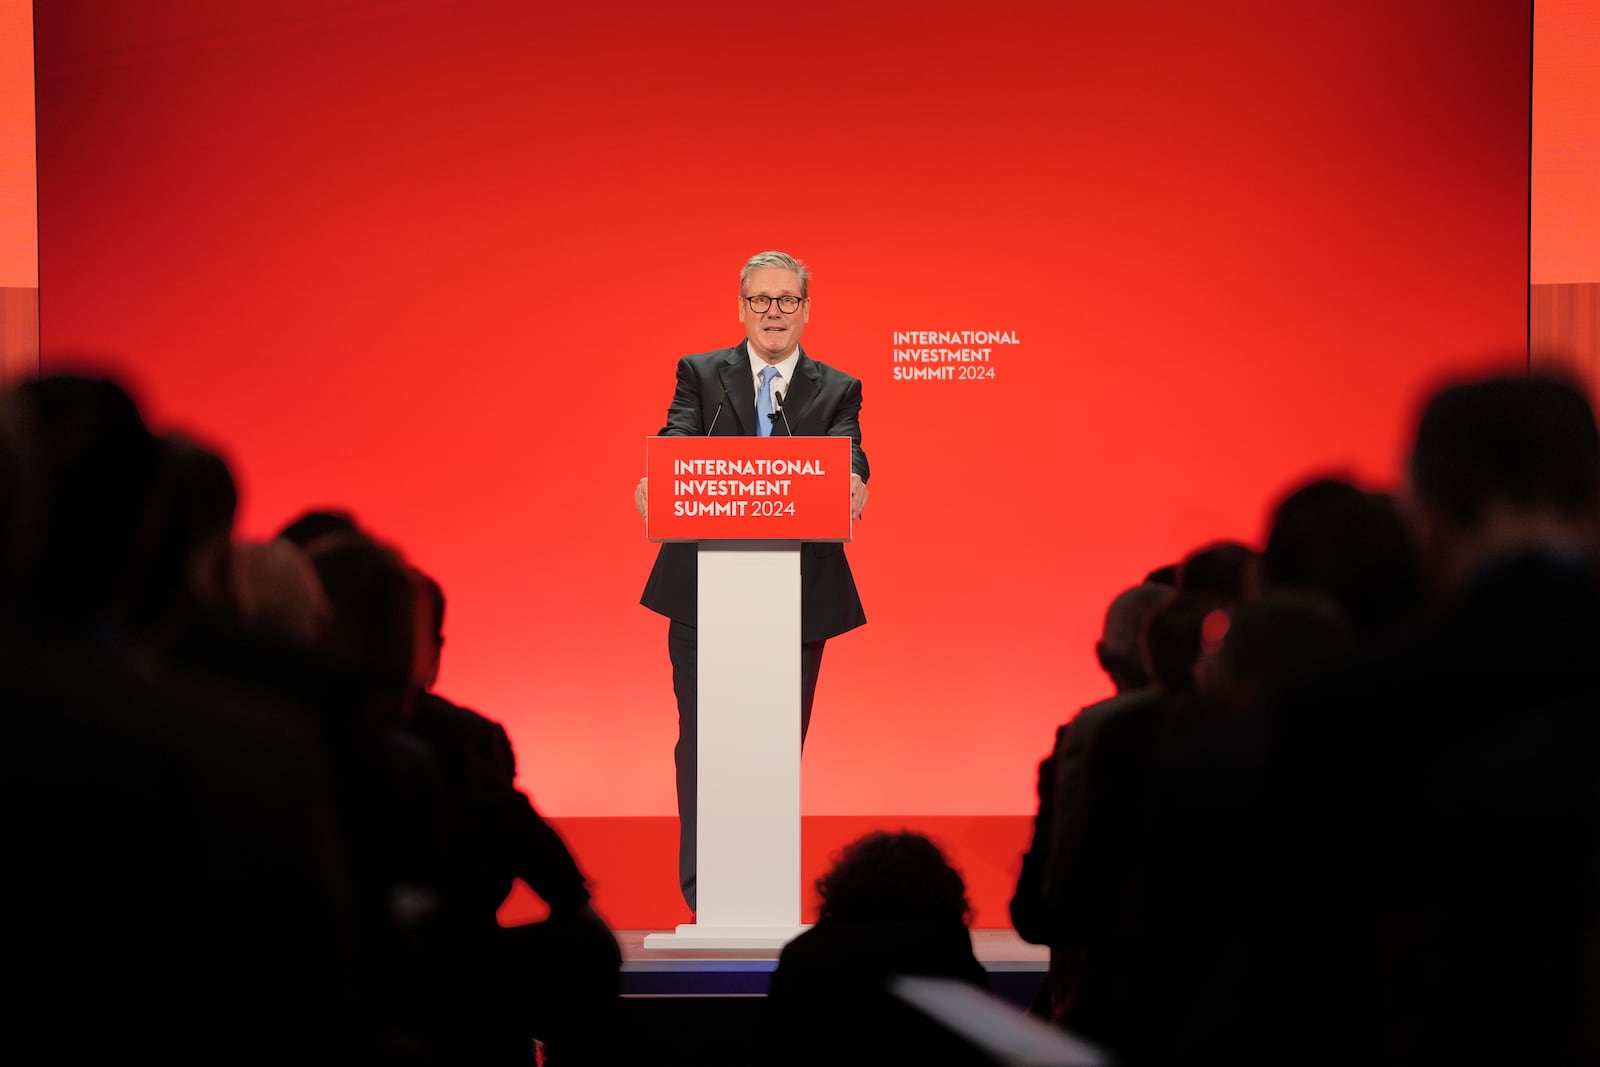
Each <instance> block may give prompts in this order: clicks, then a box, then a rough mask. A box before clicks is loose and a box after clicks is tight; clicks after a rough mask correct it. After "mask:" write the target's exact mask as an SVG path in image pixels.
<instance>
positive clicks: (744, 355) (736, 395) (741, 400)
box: [718, 341, 756, 437]
mask: <svg viewBox="0 0 1600 1067" xmlns="http://www.w3.org/2000/svg"><path fill="white" fill-rule="evenodd" d="M747 344H749V342H748V341H744V342H741V343H740V344H738V345H736V346H735V347H734V349H733V351H732V352H731V353H730V354H729V355H728V358H727V359H726V360H724V361H723V364H722V369H721V371H720V372H719V375H720V377H721V379H722V387H723V388H724V389H726V390H727V391H728V409H727V410H726V411H724V412H723V413H722V417H723V418H724V419H727V418H730V417H731V418H732V419H733V420H734V421H733V423H732V427H738V433H737V434H735V433H733V432H732V427H730V428H729V433H728V434H727V435H726V436H729V437H736V436H740V435H743V436H745V437H752V436H754V435H755V432H756V430H755V425H756V383H755V379H754V378H753V377H752V376H751V374H750V354H749V352H748V351H746V349H745V345H747ZM718 436H724V435H721V434H719V435H718Z"/></svg>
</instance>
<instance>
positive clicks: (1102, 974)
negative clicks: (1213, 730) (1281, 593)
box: [1043, 587, 1233, 1055]
mask: <svg viewBox="0 0 1600 1067" xmlns="http://www.w3.org/2000/svg"><path fill="white" fill-rule="evenodd" d="M1232 604H1233V601H1232V599H1231V598H1229V597H1227V596H1224V595H1222V594H1220V593H1215V592H1210V591H1198V592H1185V591H1183V590H1182V589H1181V588H1178V587H1173V588H1171V589H1169V590H1168V591H1167V595H1166V596H1165V597H1163V598H1162V599H1161V600H1159V601H1158V602H1157V603H1156V604H1155V605H1154V606H1153V607H1151V608H1150V609H1149V612H1148V614H1147V616H1146V618H1145V623H1144V626H1143V628H1142V631H1141V634H1140V648H1141V654H1142V656H1143V661H1144V665H1145V669H1146V671H1147V673H1148V675H1149V677H1150V684H1149V685H1148V686H1147V687H1146V688H1144V689H1143V690H1136V691H1134V692H1133V693H1130V694H1127V695H1124V696H1120V697H1117V698H1115V699H1114V700H1113V701H1110V702H1105V703H1103V704H1102V705H1098V706H1092V707H1091V709H1086V713H1085V714H1082V715H1080V716H1079V718H1078V719H1075V720H1074V721H1073V722H1072V723H1070V724H1068V728H1067V732H1066V735H1065V738H1064V739H1063V740H1064V746H1063V755H1062V757H1061V759H1060V761H1059V775H1058V779H1057V784H1056V791H1055V803H1054V814H1053V817H1052V823H1053V838H1052V840H1051V843H1050V846H1049V848H1048V850H1047V853H1046V860H1045V873H1044V879H1043V896H1044V909H1045V914H1046V915H1047V916H1048V919H1047V921H1048V924H1049V925H1048V930H1049V938H1050V941H1049V943H1050V945H1051V954H1052V957H1053V958H1056V959H1059V964H1058V965H1057V966H1056V967H1053V968H1052V975H1051V976H1050V978H1051V979H1052V980H1053V987H1052V990H1051V1003H1050V1013H1049V1014H1050V1017H1051V1018H1052V1019H1053V1020H1054V1021H1055V1022H1057V1023H1058V1024H1059V1025H1061V1026H1063V1027H1064V1028H1065V1029H1067V1030H1069V1031H1070V1032H1072V1033H1073V1034H1075V1035H1077V1036H1079V1037H1081V1038H1084V1039H1087V1040H1089V1041H1091V1042H1094V1043H1096V1044H1098V1045H1101V1046H1103V1047H1106V1048H1109V1049H1111V1050H1112V1051H1114V1052H1116V1053H1117V1054H1118V1055H1126V1054H1127V1053H1128V1051H1129V1050H1130V1049H1131V1048H1132V1047H1133V1046H1134V1043H1135V1042H1136V1041H1137V1040H1138V1039H1139V1036H1140V1035H1139V1033H1138V1030H1139V1027H1138V1012H1137V1011H1136V1010H1135V1009H1136V1005H1135V1004H1133V1003H1132V999H1131V997H1130V991H1131V989H1132V988H1133V987H1134V985H1135V984H1136V983H1137V982H1138V981H1139V980H1140V975H1139V974H1138V973H1137V971H1136V969H1135V967H1134V964H1133V961H1134V959H1135V958H1136V952H1137V951H1138V950H1139V948H1140V946H1141V939H1142V937H1143V932H1142V929H1141V926H1142V924H1143V922H1144V921H1145V917H1144V915H1143V914H1142V912H1141V903H1142V898H1141V895H1140V890H1141V886H1142V884H1143V881H1144V879H1145V877H1146V873H1145V871H1146V867H1147V864H1148V863H1149V861H1150V858H1151V857H1150V845H1149V824H1150V819H1151V812H1152V806H1153V803H1154V797H1155V795H1156V790H1157V783H1158V780H1159V776H1160V774H1161V771H1162V767H1163V765H1164V763H1165V761H1166V760H1167V759H1169V758H1170V753H1171V752H1172V751H1173V750H1174V749H1175V748H1177V747H1179V746H1181V745H1183V744H1185V743H1187V740H1188V738H1189V737H1190V736H1191V735H1192V733H1193V732H1194V731H1195V730H1196V729H1198V728H1199V727H1200V725H1201V724H1203V723H1204V721H1205V720H1206V714H1205V709H1204V702H1203V699H1202V697H1201V696H1200V694H1199V692H1198V681H1197V672H1198V670H1199V663H1200V661H1201V659H1202V657H1203V656H1205V655H1206V654H1208V653H1209V652H1210V651H1212V650H1213V649H1214V648H1215V646H1216V645H1217V644H1219V643H1220V641H1221V639H1222V637H1223V635H1224V634H1225V633H1226V631H1227V620H1228V614H1227V612H1228V610H1229V608H1230V606H1231V605H1232ZM1057 971H1058V972H1059V974H1056V973H1055V972H1057Z"/></svg>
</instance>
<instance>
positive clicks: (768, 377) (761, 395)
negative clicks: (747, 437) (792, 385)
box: [756, 367, 778, 437]
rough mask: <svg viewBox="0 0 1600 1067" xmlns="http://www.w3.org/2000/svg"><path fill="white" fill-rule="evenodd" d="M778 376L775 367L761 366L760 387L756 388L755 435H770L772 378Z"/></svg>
mask: <svg viewBox="0 0 1600 1067" xmlns="http://www.w3.org/2000/svg"><path fill="white" fill-rule="evenodd" d="M777 376H778V368H777V367H762V368H761V388H760V389H758V390H756V436H757V437H771V436H772V379H774V378H776V377H777Z"/></svg>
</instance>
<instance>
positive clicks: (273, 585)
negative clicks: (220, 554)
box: [233, 538, 333, 648]
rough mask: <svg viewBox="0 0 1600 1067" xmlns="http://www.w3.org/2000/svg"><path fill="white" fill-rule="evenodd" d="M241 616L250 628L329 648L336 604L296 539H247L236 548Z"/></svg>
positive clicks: (300, 644) (242, 620)
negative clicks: (295, 541) (327, 644)
mask: <svg viewBox="0 0 1600 1067" xmlns="http://www.w3.org/2000/svg"><path fill="white" fill-rule="evenodd" d="M233 567H234V575H235V578H234V583H235V587H236V589H237V591H238V603H239V620H240V622H242V623H243V624H244V625H245V626H246V627H247V628H249V629H250V630H252V631H255V632H257V633H260V634H263V635H265V636H268V637H271V638H274V639H276V640H280V641H285V642H288V643H289V644H293V645H297V646H300V647H302V648H323V647H325V643H326V642H327V641H328V639H329V629H330V627H331V625H332V618H333V608H332V606H331V605H329V603H328V596H327V594H326V593H324V592H323V590H322V579H320V578H318V577H317V571H316V568H315V567H313V566H312V564H311V557H310V556H308V555H307V554H306V552H305V550H304V549H302V548H301V547H300V546H299V545H297V544H295V543H294V542H292V541H287V540H284V539H283V538H274V539H273V540H271V541H264V542H246V543H244V544H240V545H236V546H235V547H234V550H233Z"/></svg>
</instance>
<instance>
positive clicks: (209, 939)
mask: <svg viewBox="0 0 1600 1067" xmlns="http://www.w3.org/2000/svg"><path fill="white" fill-rule="evenodd" d="M12 400H13V401H14V403H15V404H16V405H20V407H21V408H23V409H26V412H27V413H26V415H25V416H23V417H22V418H21V420H20V421H21V422H23V423H25V424H26V426H27V440H28V444H27V449H28V452H29V458H30V462H31V463H32V464H33V465H34V466H35V469H34V471H33V475H34V476H35V477H36V478H37V481H38V482H39V483H40V485H39V486H38V488H39V489H40V492H38V493H37V494H36V495H30V496H29V497H28V498H26V500H25V501H23V502H22V504H23V506H25V507H27V508H30V509H36V513H35V514H33V515H26V516H17V518H19V519H20V520H21V522H22V525H23V526H24V527H25V528H31V529H36V530H38V531H41V532H42V533H43V535H44V536H43V537H42V538H41V539H39V540H37V541H35V542H34V543H33V553H32V555H31V557H30V558H29V559H27V560H26V561H25V563H24V564H23V565H22V566H21V567H20V568H18V569H15V570H12V572H11V573H13V574H14V575H16V576H17V577H18V579H19V580H18V581H16V582H14V583H12V584H11V585H10V586H9V587H8V588H7V590H6V600H5V604H4V608H5V610H4V622H3V627H4V629H3V637H4V639H3V640H0V660H3V662H0V703H3V704H4V706H5V708H6V710H7V720H8V724H9V730H10V733H9V735H8V741H9V744H8V745H7V746H6V752H7V753H8V754H9V759H8V760H7V763H6V766H5V768H4V777H5V779H6V781H7V782H8V783H9V784H10V785H12V786H13V787H14V788H16V789H17V790H18V795H19V796H20V797H21V798H23V801H22V803H23V805H24V806H25V807H26V809H27V810H28V811H29V812H30V813H31V814H29V815H28V816H27V817H23V818H18V819H16V820H14V822H13V824H12V826H13V831H12V833H11V834H10V836H9V837H8V842H7V845H8V861H9V866H8V869H9V870H10V872H11V877H10V882H9V888H10V889H11V890H12V894H11V895H10V897H9V899H10V901H11V904H12V908H13V915H14V916H16V917H17V919H18V921H17V922H16V924H15V926H16V936H15V937H13V938H12V939H11V941H10V942H9V943H8V948H9V949H10V952H9V953H8V961H9V962H10V964H11V966H12V967H13V968H15V969H16V972H17V973H18V974H19V975H22V976H24V978H25V980H24V982H23V983H22V985H21V987H20V991H19V992H18V993H17V994H14V996H13V1004H12V1007H13V1009H14V1014H13V1015H12V1017H11V1023H10V1026H9V1032H8V1035H7V1042H8V1048H9V1049H10V1050H11V1051H12V1052H13V1054H14V1055H16V1056H18V1057H19V1058H20V1059H21V1060H23V1061H27V1062H52V1063H55V1062H70V1063H101V1062H110V1061H112V1060H119V1061H124V1062H162V1063H174V1064H202V1063H218V1062H228V1063H237V1064H263V1065H265V1064H275V1063H281V1062H284V1061H285V1060H288V1059H294V1060H296V1061H300V1060H304V1061H306V1062H313V1063H324V1064H332V1063H345V1062H350V1061H352V1059H359V1058H362V1057H364V1056H366V1054H367V1053H368V1052H369V1051H370V1047H369V1046H368V1045H367V1043H366V1041H365V1037H366V1030H365V1026H364V1019H363V1017H362V1015H361V1008H362V997H361V993H360V987H359V978H358V975H357V974H356V973H355V968H354V961H353V952H354V942H353V938H352V936H351V934H352V931H351V927H352V925H353V914H352V908H351V902H350V901H349V899H348V897H347V896H346V895H345V893H344V886H345V885H346V877H347V867H346V863H345V857H344V855H343V852H342V842H340V841H339V840H338V839H337V838H336V836H331V835H330V834H329V833H328V827H329V826H331V825H335V824H336V823H337V814H336V807H335V805H334V803H333V800H332V782H331V777H332V775H331V769H330V767H329V766H328V764H327V761H326V759H325V753H324V752H323V751H322V748H321V746H320V744H319V742H318V739H317V738H316V736H315V734H314V731H311V730H309V729H308V728H307V727H306V724H305V723H304V722H303V721H301V720H299V719H296V718H295V717H294V716H292V715H286V714H284V712H283V710H282V709H281V708H280V707H278V706H277V705H276V704H274V703H272V702H271V701H268V700H264V699H262V698H260V697H258V696H257V695H256V694H253V693H250V692H248V691H245V690H242V689H239V688H234V687H222V686H215V685H211V684H207V683H206V682H205V681H203V680H200V679H195V678H191V677H187V676H169V675H167V674H166V673H163V672H152V671H150V670H148V669H146V667H145V665H143V664H141V663H139V662H137V661H135V660H134V659H133V658H132V657H131V655H130V653H131V652H132V650H133V648H134V645H133V643H132V642H131V641H130V636H132V629H131V627H132V624H133V623H134V621H135V620H136V619H137V617H138V612H137V611H135V610H134V604H133V598H132V594H133V592H134V591H135V590H138V589H139V588H140V587H141V585H142V584H143V583H147V582H148V581H150V578H151V572H150V571H149V570H148V569H147V568H148V565H149V564H150V562H151V561H150V557H149V556H148V554H147V553H146V552H145V551H143V550H144V549H145V548H146V547H147V546H148V541H147V539H146V538H147V535H148V533H149V531H150V530H151V529H152V528H153V527H154V524H155V520H156V519H157V518H158V516H157V515H154V514H152V512H153V510H154V509H155V508H158V507H160V506H162V505H163V504H164V503H165V501H164V499H163V498H162V497H161V495H160V494H159V493H157V492H156V485H157V470H158V457H157V452H158V448H157V444H156V440H155V437H154V435H152V434H151V433H150V431H149V429H148V427H147V426H146V425H145V424H144V420H143V417H142V415H141V414H140V413H139V411H138V407H137V404H136V403H135V402H134V400H133V398H132V397H131V395H130V394H128V393H127V392H126V391H125V390H124V389H123V388H122V387H120V386H119V385H117V384H116V383H114V382H111V381H109V380H105V379H99V378H92V377H87V376H78V375H51V376H45V377H41V378H38V379H33V380H30V381H28V382H25V383H23V384H22V385H20V386H18V387H17V388H16V389H15V390H14V392H13V395H12ZM13 410H15V409H13ZM17 547H18V542H16V541H13V542H12V544H11V548H12V549H13V550H16V549H17ZM13 562H15V561H13Z"/></svg>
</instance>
